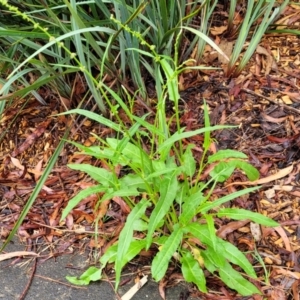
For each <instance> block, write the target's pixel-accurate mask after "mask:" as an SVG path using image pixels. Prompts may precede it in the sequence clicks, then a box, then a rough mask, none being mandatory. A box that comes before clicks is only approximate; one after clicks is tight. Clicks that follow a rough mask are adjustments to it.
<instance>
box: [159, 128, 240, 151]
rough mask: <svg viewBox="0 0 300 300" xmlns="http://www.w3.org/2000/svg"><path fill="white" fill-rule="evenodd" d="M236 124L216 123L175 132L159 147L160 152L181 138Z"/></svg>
mask: <svg viewBox="0 0 300 300" xmlns="http://www.w3.org/2000/svg"><path fill="white" fill-rule="evenodd" d="M235 127H236V126H224V125H216V126H212V127H207V128H200V129H197V130H193V131H187V132H181V133H178V132H175V133H174V134H173V135H172V136H171V137H170V138H168V139H167V140H166V141H165V142H164V143H163V144H161V145H160V146H159V147H158V152H162V151H164V150H165V149H167V148H169V147H171V146H172V145H174V143H175V142H178V141H179V140H182V139H186V138H190V137H192V136H195V135H198V134H201V133H204V132H207V131H214V130H220V129H228V128H235Z"/></svg>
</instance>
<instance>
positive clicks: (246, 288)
mask: <svg viewBox="0 0 300 300" xmlns="http://www.w3.org/2000/svg"><path fill="white" fill-rule="evenodd" d="M219 274H220V277H221V279H222V281H223V282H224V283H226V285H227V286H229V287H230V288H232V289H234V290H236V291H238V292H239V293H240V294H241V295H242V296H251V295H254V294H261V292H260V291H259V289H258V288H257V287H256V286H255V285H254V284H252V283H250V282H249V281H248V280H246V279H245V278H244V277H243V276H242V275H241V274H240V273H239V272H237V271H236V270H234V269H233V268H232V266H231V265H230V264H229V263H228V262H226V263H225V265H224V266H223V267H222V268H220V270H219Z"/></svg>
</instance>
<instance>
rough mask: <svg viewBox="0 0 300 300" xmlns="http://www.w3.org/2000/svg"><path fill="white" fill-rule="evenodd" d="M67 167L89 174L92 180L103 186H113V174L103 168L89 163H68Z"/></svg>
mask: <svg viewBox="0 0 300 300" xmlns="http://www.w3.org/2000/svg"><path fill="white" fill-rule="evenodd" d="M68 167H69V168H71V169H73V170H79V171H82V172H85V173H87V174H88V175H90V176H91V177H92V178H93V179H94V180H96V181H97V182H98V183H100V184H101V185H102V186H105V187H114V186H115V181H114V178H115V175H114V174H113V173H111V172H109V171H107V170H105V169H103V168H97V167H94V166H91V165H89V164H68Z"/></svg>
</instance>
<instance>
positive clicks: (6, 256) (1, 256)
mask: <svg viewBox="0 0 300 300" xmlns="http://www.w3.org/2000/svg"><path fill="white" fill-rule="evenodd" d="M19 256H36V257H38V256H39V254H37V253H35V252H28V251H15V252H10V253H5V254H0V261H3V260H7V259H10V258H13V257H19Z"/></svg>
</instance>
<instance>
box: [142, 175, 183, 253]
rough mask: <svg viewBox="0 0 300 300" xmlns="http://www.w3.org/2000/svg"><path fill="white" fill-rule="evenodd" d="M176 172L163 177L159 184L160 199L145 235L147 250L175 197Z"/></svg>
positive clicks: (176, 186)
mask: <svg viewBox="0 0 300 300" xmlns="http://www.w3.org/2000/svg"><path fill="white" fill-rule="evenodd" d="M177 173H178V171H174V172H172V173H171V174H167V175H165V178H163V179H162V181H161V184H160V198H159V200H158V202H157V203H156V204H155V208H154V210H153V211H152V214H151V216H150V219H149V229H148V233H147V239H146V240H147V249H149V247H150V246H151V243H152V235H153V233H154V231H155V229H156V227H157V226H158V224H159V223H160V221H161V220H162V219H163V218H164V216H165V215H166V214H167V212H168V211H169V209H170V207H171V205H172V203H173V201H174V199H175V197H176V194H177V188H178V181H177Z"/></svg>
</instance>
